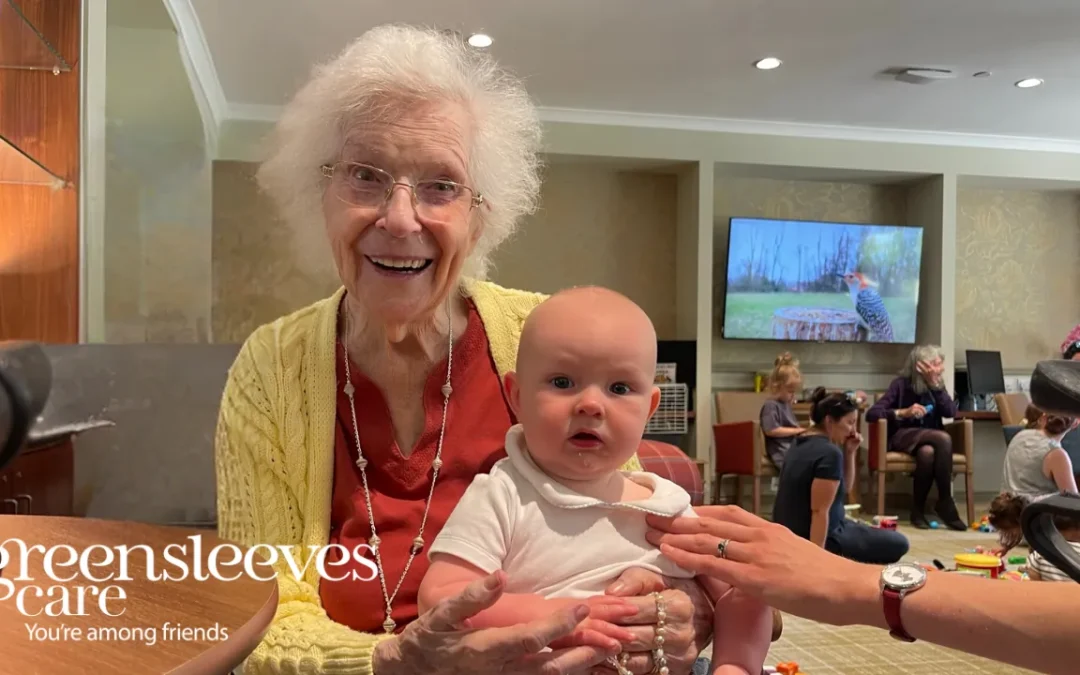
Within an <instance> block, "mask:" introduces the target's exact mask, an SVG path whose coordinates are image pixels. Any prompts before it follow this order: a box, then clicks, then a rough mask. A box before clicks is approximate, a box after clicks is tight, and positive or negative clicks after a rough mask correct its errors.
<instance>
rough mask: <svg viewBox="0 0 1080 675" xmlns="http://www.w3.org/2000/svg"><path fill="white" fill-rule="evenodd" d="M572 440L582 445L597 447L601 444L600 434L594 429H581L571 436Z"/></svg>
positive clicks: (575, 443)
mask: <svg viewBox="0 0 1080 675" xmlns="http://www.w3.org/2000/svg"><path fill="white" fill-rule="evenodd" d="M570 442H571V443H573V444H574V445H577V446H580V447H589V448H591V447H596V446H597V445H600V435H599V434H597V433H595V432H592V431H579V432H577V433H576V434H574V435H573V436H571V437H570Z"/></svg>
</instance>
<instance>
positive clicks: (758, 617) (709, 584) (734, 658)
mask: <svg viewBox="0 0 1080 675" xmlns="http://www.w3.org/2000/svg"><path fill="white" fill-rule="evenodd" d="M698 581H699V582H700V583H701V585H702V586H704V587H705V590H706V591H708V593H709V595H711V596H712V597H713V598H716V607H715V610H714V613H713V656H712V675H758V674H759V673H761V671H762V668H763V667H764V665H765V659H766V658H767V657H768V655H769V644H770V643H771V641H772V608H770V607H769V606H768V605H766V604H764V603H763V602H761V601H760V600H757V599H756V598H754V597H752V596H750V595H747V594H746V593H743V592H742V591H740V590H738V589H737V588H734V587H733V586H730V585H728V584H726V583H724V582H722V581H719V580H717V579H713V578H710V577H699V578H698Z"/></svg>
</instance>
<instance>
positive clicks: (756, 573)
mask: <svg viewBox="0 0 1080 675" xmlns="http://www.w3.org/2000/svg"><path fill="white" fill-rule="evenodd" d="M694 510H695V511H696V512H697V514H698V516H699V517H698V518H675V519H671V518H659V517H656V516H648V517H647V520H648V522H649V525H650V526H651V528H653V529H650V530H649V532H648V533H647V534H646V537H647V538H648V540H649V541H650V542H652V543H653V544H654V545H657V546H659V547H660V550H661V551H662V552H663V553H664V555H666V556H667V557H669V558H671V560H672V561H673V562H675V563H677V564H678V565H680V566H681V567H684V568H686V569H688V570H691V571H693V572H696V573H698V574H704V575H708V576H712V577H715V578H717V579H720V580H721V581H725V582H727V583H729V584H731V585H732V586H735V587H736V588H741V589H743V590H744V591H746V592H747V593H750V594H752V595H756V596H757V597H759V598H761V599H762V600H763V601H764V602H765V603H766V604H768V605H770V606H772V607H775V608H777V609H779V610H781V611H785V612H789V613H791V614H797V615H799V616H803V617H806V618H809V619H814V620H816V621H821V622H824V623H831V624H835V625H844V624H850V623H853V622H854V621H853V620H852V618H851V617H850V616H847V615H846V613H845V604H846V603H845V599H846V598H849V597H854V596H856V595H858V594H860V593H861V594H862V595H863V596H865V594H866V593H867V591H868V589H869V592H870V593H874V592H876V589H877V584H878V579H879V575H878V572H877V571H876V570H875V569H874V568H872V567H867V566H865V565H860V564H859V563H855V562H852V561H850V560H847V559H846V558H841V557H839V556H836V555H833V554H831V553H829V552H827V551H825V550H824V549H823V548H821V547H819V546H816V545H814V544H813V543H812V542H811V541H809V540H808V539H803V538H802V537H799V536H797V535H795V534H794V533H792V532H791V530H789V529H787V528H786V527H784V526H783V525H778V524H776V523H772V522H769V521H767V520H764V519H762V518H759V517H757V516H755V515H753V514H751V513H748V512H746V511H744V510H742V509H740V508H738V507H736V506H699V507H697V508H695V509H694ZM723 540H728V543H727V546H726V547H725V549H724V558H720V557H718V556H717V546H718V545H719V544H720V542H721V541H723ZM809 570H812V571H813V572H812V573H811V572H809Z"/></svg>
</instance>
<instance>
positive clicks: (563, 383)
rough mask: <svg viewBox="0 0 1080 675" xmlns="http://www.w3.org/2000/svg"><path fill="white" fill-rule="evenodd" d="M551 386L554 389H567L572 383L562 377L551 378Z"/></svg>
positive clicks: (567, 378)
mask: <svg viewBox="0 0 1080 675" xmlns="http://www.w3.org/2000/svg"><path fill="white" fill-rule="evenodd" d="M551 384H552V385H553V386H554V387H555V388H556V389H569V388H570V387H571V386H572V385H573V383H572V382H570V378H569V377H562V376H559V377H553V378H551Z"/></svg>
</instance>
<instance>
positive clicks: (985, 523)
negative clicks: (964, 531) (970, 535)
mask: <svg viewBox="0 0 1080 675" xmlns="http://www.w3.org/2000/svg"><path fill="white" fill-rule="evenodd" d="M971 529H973V530H975V531H976V532H988V533H989V532H994V531H995V530H994V526H993V525H991V524H990V516H983V517H982V520H979V521H978V522H974V523H972V524H971Z"/></svg>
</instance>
